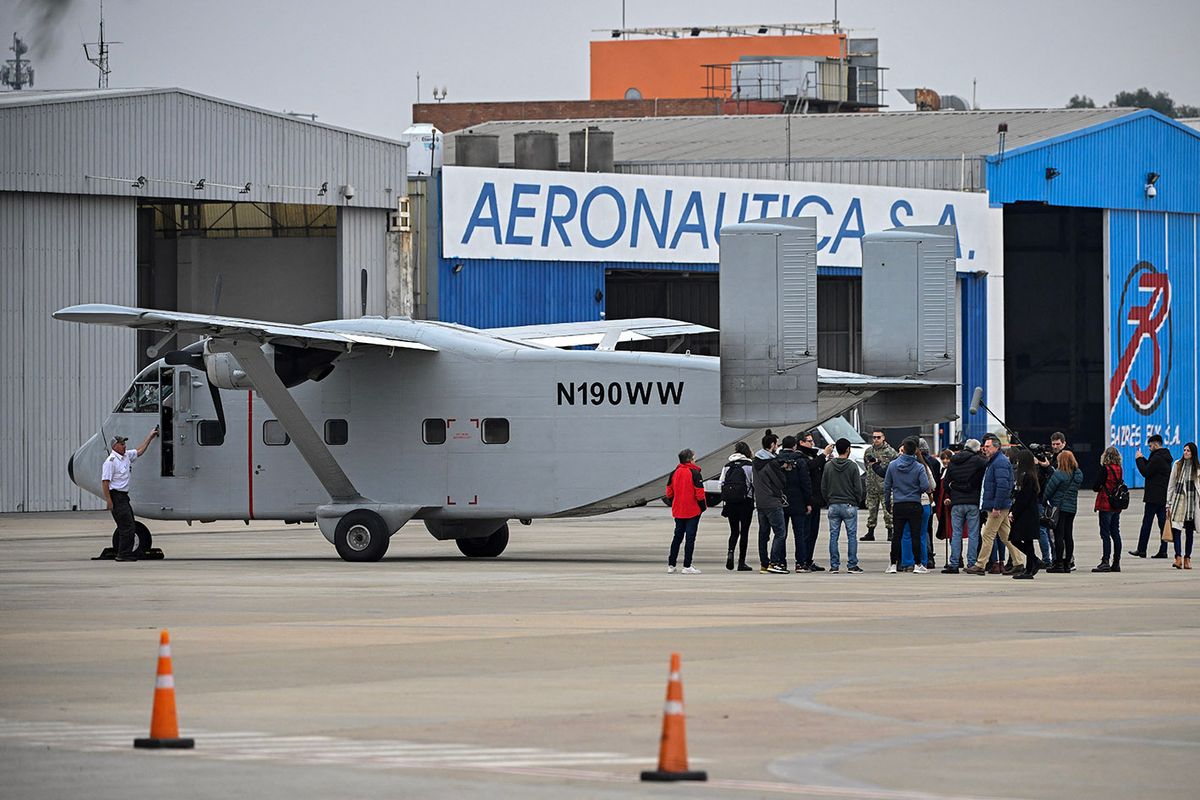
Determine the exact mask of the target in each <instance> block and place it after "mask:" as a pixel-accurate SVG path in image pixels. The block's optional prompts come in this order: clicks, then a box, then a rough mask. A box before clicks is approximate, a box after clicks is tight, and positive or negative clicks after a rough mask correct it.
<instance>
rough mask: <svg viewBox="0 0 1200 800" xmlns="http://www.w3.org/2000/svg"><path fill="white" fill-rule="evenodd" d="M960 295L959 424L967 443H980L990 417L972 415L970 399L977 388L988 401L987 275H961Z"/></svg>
mask: <svg viewBox="0 0 1200 800" xmlns="http://www.w3.org/2000/svg"><path fill="white" fill-rule="evenodd" d="M958 287H959V288H958V291H959V297H960V302H961V307H960V309H959V321H958V322H959V328H960V329H961V331H962V335H961V343H962V356H961V357H960V359H959V363H960V365H961V371H962V372H961V380H962V392H961V393H962V409H961V410H960V411H959V424H960V426H961V428H962V431H963V434H964V435H965V436H966V438H968V439H979V438H981V437H982V436H983V435H984V434H985V433H987V431H988V416H987V413H986V412H984V411H982V410H981V411H980V412H979V413H978V414H971V413H970V412H969V410H968V409H969V407H970V405H971V396H972V395H973V394H974V393H975V387H977V386H979V387H982V388H983V402H984V403H990V400H989V398H988V380H987V373H988V364H987V317H988V314H987V275H976V274H974V273H970V272H960V273H959V274H958Z"/></svg>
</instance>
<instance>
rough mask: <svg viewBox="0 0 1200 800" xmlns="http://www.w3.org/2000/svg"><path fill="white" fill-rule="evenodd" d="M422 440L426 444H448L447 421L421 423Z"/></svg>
mask: <svg viewBox="0 0 1200 800" xmlns="http://www.w3.org/2000/svg"><path fill="white" fill-rule="evenodd" d="M421 438H422V439H423V440H424V441H425V444H445V443H446V420H444V419H427V420H425V421H424V422H422V423H421Z"/></svg>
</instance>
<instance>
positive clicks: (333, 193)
mask: <svg viewBox="0 0 1200 800" xmlns="http://www.w3.org/2000/svg"><path fill="white" fill-rule="evenodd" d="M0 141H2V142H4V147H3V148H0V190H3V191H27V192H57V193H62V194H103V195H117V196H126V197H142V198H168V197H169V198H180V199H188V200H195V199H205V200H228V201H235V200H236V201H250V202H281V203H312V204H320V205H343V198H342V195H341V194H340V191H339V190H340V187H341V186H343V185H345V184H352V185H353V186H354V188H355V195H354V198H353V200H350V201H347V202H348V203H349V205H350V206H352V207H355V208H368V207H370V208H394V207H395V205H396V198H397V197H400V196H403V194H404V192H405V190H406V175H405V151H406V149H407V147H406V145H404V144H403V143H400V142H391V141H388V140H383V139H380V138H377V137H371V136H366V135H363V134H357V133H353V132H351V131H344V130H339V129H335V128H331V127H328V126H323V125H314V124H311V123H308V122H305V121H302V120H296V119H292V118H288V117H283V116H280V115H277V114H271V113H267V112H263V111H258V110H255V109H250V108H246V107H243V106H238V105H234V104H231V103H226V102H222V101H220V100H217V99H215V98H206V97H200V96H197V95H193V94H190V93H186V92H180V91H174V90H161V91H159V90H152V91H148V92H145V93H140V94H122V93H119V92H114V93H113V94H112V95H111V96H107V97H102V98H96V99H86V100H75V101H71V102H57V103H36V104H33V105H16V104H12V105H5V106H0ZM89 175H90V176H93V177H90V178H89V177H87V176H89ZM139 176H144V177H146V178H147V179H149V182H148V183H147V185H146V186H145V187H143V188H140V189H139V188H134V187H133V186H131V185H130V181H132V180H133V179H136V178H138V177H139ZM102 177H103V178H124V179H129V180H126V181H110V180H101V179H100V178H102ZM200 178H204V179H206V182H207V184H208V185H207V187H206V188H205V189H204V190H202V191H196V190H194V189H193V188H192V185H191V184H192V183H194V182H195V181H197V180H199V179H200ZM166 181H182V182H184V183H169V182H166ZM326 181H327V182H328V183H329V191H328V192H327V193H326V194H325V195H324V196H322V197H319V196H317V193H316V189H315V187H318V186H320V185H321V184H322V183H323V182H326ZM218 183H220V184H228V185H229V186H232V187H233V188H221V187H218V186H214V185H212V184H218ZM246 183H250V192H249V193H247V194H240V193H239V189H240V187H242V186H243V185H244V184H246ZM285 186H287V187H308V188H282V187H285ZM272 187H274V188H272Z"/></svg>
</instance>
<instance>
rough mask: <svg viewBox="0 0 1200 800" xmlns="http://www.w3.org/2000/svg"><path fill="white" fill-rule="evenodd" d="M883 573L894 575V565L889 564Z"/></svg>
mask: <svg viewBox="0 0 1200 800" xmlns="http://www.w3.org/2000/svg"><path fill="white" fill-rule="evenodd" d="M883 574H884V575H895V574H896V565H895V564H889V565H888V568H887V569H885V570H884V571H883Z"/></svg>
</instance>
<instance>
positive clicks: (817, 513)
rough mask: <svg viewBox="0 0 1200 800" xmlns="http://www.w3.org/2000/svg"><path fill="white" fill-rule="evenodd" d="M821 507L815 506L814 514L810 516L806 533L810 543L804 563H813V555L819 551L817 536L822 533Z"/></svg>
mask: <svg viewBox="0 0 1200 800" xmlns="http://www.w3.org/2000/svg"><path fill="white" fill-rule="evenodd" d="M821 516H822V514H821V507H820V506H818V505H816V504H815V503H814V504H813V510H812V513H811V514H809V515H808V530H806V531H805V536H804V538H805V539H806V540H807V542H808V551H807V552H805V554H804V563H805V564H812V563H813V553H815V552H816V549H817V535H818V534H820V533H821Z"/></svg>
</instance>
